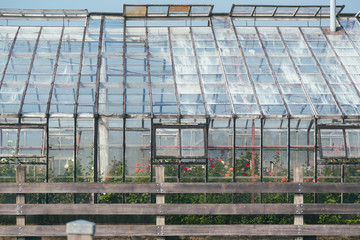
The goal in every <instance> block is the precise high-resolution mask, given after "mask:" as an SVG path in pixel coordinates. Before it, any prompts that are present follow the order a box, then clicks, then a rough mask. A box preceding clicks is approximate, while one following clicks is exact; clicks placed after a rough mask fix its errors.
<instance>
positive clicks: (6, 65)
mask: <svg viewBox="0 0 360 240" xmlns="http://www.w3.org/2000/svg"><path fill="white" fill-rule="evenodd" d="M19 31H20V27H18V29H17V30H16V33H15V36H14V39H13V41H12V43H11V47H10V49H9V53H8V55H7V59H6V63H5V66H4V69H3V71H2V73H1V79H0V89H1V87H2V85H3V82H4V78H5V73H6V70H7V68H8V66H9V61H10V58H11V54H12V52H13V50H14V46H15V43H16V39H17V37H18V35H19Z"/></svg>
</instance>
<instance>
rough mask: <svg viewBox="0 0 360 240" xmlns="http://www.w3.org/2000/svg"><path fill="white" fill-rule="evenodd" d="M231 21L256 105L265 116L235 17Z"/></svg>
mask: <svg viewBox="0 0 360 240" xmlns="http://www.w3.org/2000/svg"><path fill="white" fill-rule="evenodd" d="M230 22H231V26H232V29H233V32H234V35H235V37H236V41H237V44H238V47H239V50H240V55H241V59H242V61H243V63H244V67H245V69H246V75H247V76H248V78H249V82H250V85H251V88H252V90H253V92H254V97H255V100H256V105H257V107H258V109H259V112H260V114H261V117H263V116H264V112H263V110H262V108H261V104H260V102H259V99H258V96H257V94H256V89H255V84H254V81H253V79H252V77H251V74H250V70H249V66H248V65H247V62H246V58H245V55H244V51H243V49H242V47H241V44H240V40H239V36H238V34H237V30H236V28H235V25H234V22H233V19H232V18H231V21H230Z"/></svg>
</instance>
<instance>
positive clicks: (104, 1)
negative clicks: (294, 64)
mask: <svg viewBox="0 0 360 240" xmlns="http://www.w3.org/2000/svg"><path fill="white" fill-rule="evenodd" d="M0 2H1V5H0V6H1V8H15V9H87V10H88V11H89V12H122V7H123V4H214V10H213V12H216V13H224V12H225V13H228V12H230V9H231V6H232V4H251V5H260V4H262V5H330V0H237V1H236V0H181V1H176V0H153V1H150V0H11V1H10V0H8V1H6V0H0ZM336 5H345V9H344V10H343V13H357V12H359V11H360V0H337V1H336Z"/></svg>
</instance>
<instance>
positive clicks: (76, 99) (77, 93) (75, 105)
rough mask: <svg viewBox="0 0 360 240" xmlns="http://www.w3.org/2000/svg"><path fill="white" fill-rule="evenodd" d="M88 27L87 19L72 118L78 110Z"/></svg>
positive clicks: (87, 20)
mask: <svg viewBox="0 0 360 240" xmlns="http://www.w3.org/2000/svg"><path fill="white" fill-rule="evenodd" d="M88 26H89V18H87V19H86V25H85V27H84V32H83V38H82V42H81V52H80V62H79V72H78V79H77V84H76V96H75V103H74V116H75V115H76V114H77V110H78V106H79V94H80V82H81V72H82V67H83V60H84V48H85V37H86V31H87V27H88Z"/></svg>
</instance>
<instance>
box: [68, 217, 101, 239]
mask: <svg viewBox="0 0 360 240" xmlns="http://www.w3.org/2000/svg"><path fill="white" fill-rule="evenodd" d="M66 234H67V239H68V240H93V239H94V235H95V223H92V222H89V221H85V220H76V221H72V222H69V223H67V224H66Z"/></svg>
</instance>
